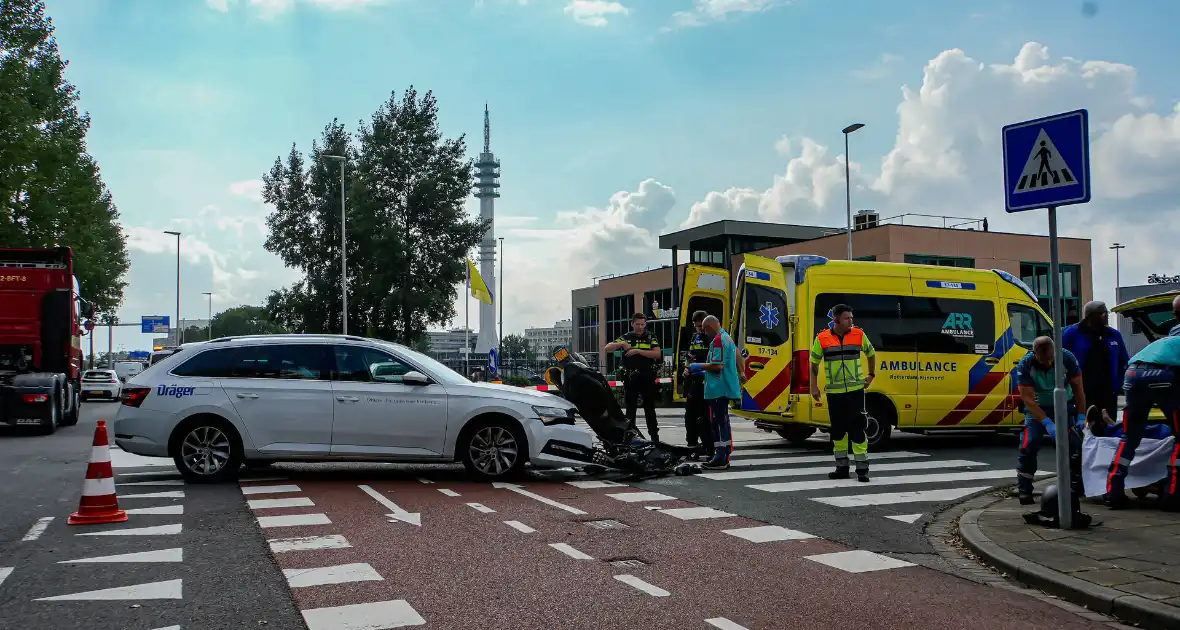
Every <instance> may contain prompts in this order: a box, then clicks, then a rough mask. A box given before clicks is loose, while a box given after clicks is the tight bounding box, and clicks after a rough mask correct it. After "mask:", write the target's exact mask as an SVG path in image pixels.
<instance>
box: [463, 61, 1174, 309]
mask: <svg viewBox="0 0 1180 630" xmlns="http://www.w3.org/2000/svg"><path fill="white" fill-rule="evenodd" d="M1136 76H1137V73H1136V70H1135V68H1133V67H1131V66H1128V65H1124V64H1120V63H1112V62H1107V61H1095V60H1080V59H1073V58H1068V57H1061V58H1054V57H1052V56H1051V55H1050V54H1049V50H1048V49H1047V48H1046V47H1045V46H1042V45H1040V44H1038V43H1035V42H1030V43H1028V44H1025V45H1024V46H1023V47H1021V49H1020V51H1019V53H1018V54H1017V55H1016V56H1015V58H1014V59H1013V60H1012V61H1011V62H1009V63H985V62H981V61H979V60H977V59H973V58H971V57H969V56H968V55H967V54H966V53H965V52H964V51H962V50H958V49H952V50H947V51H944V52H942V53H940V54H939V55H937V56H936V57H934V58H933V59H931V60H930V61H929V62H928V63H926V65H925V69H924V73H923V79H922V83H921V85H919V86H917V87H913V88H911V87H909V86H902V89H901V100H900V102H899V104H898V105H897V116H898V118H897V126H896V128H892V127H891V128H888V129H881V128H879V127H878V128H872V127H866V128H864V129H862V130H860V131H858V132H856V134H855V135H853V136H852V137H851V139H852V143H853V145H852V146H853V151H854V153H855V150H856V149H855V147H856V142H857V138H858V136H861V137H863V136H864V135H866V134H889V135H891V136H893V137H894V143H893V147H892V148H891V149H890V150H889V151H888V152H887V153H886V154H885V155H884V156H880V157H865V158H863V162H853V163H852V164H851V165H850V170H851V179H852V199H853V205H854V207H855V208H874V209H876V210H878V211H879V212H880V213H881V216H882V217H890V216H896V215H900V214H905V213H912V214H930V215H953V216H963V217H974V218H983V217H987V218H988V220H989V224H990V228H991V229H992V230H993V231H1015V232H1028V233H1035V234H1045V233H1046V232H1047V226H1046V220H1045V213H1043V212H1026V213H1020V214H1016V215H1008V214H1006V213H1005V212H1004V201H1003V190H1002V182H1003V175H1002V172H1001V168H1002V160H1001V157H1000V156H1001V136H1000V130H1001V128H1002V127H1003V126H1004V125H1005V124H1009V123H1012V122H1016V121H1020V120H1026V119H1031V118H1036V117H1040V116H1044V115H1048V114H1052V113H1056V112H1061V111H1068V110H1071V109H1075V108H1076V107H1077V106H1078V103H1085V104H1087V106H1088V109H1089V112H1090V126H1091V164H1092V166H1091V168H1092V178H1093V190H1094V199H1093V201H1092V202H1091V203H1089V204H1086V205H1082V206H1072V207H1068V208H1063V209H1062V211H1061V212H1060V213H1059V217H1060V222H1061V233H1062V235H1064V236H1075V237H1082V238H1089V239H1091V242H1092V256H1093V261H1092V262H1093V265H1094V277H1093V283H1094V287H1093V288H1094V295H1095V296H1096V298H1098V299H1105V300H1107V301H1108V302H1109V301H1112V300H1113V299H1114V297H1113V293H1114V254H1113V252H1111V251H1110V250H1109V249H1107V248H1108V246H1109V245H1110V244H1111V243H1113V242H1115V241H1118V242H1121V243H1124V244H1127V245H1128V246H1129V247H1128V250H1127V253H1128V255H1126V256H1123V257H1122V278H1123V282H1124V283H1126V284H1142V283H1143V282H1144V281H1145V279H1146V276H1147V275H1148V274H1149V273H1162V272H1168V273H1176V272H1178V271H1180V269H1178V268H1177V265H1176V263H1175V256H1174V246H1173V242H1172V241H1174V239H1175V236H1174V235H1175V232H1176V224H1177V220H1178V219H1180V178H1177V177H1175V175H1174V173H1175V172H1177V171H1178V170H1180V105H1177V106H1176V107H1175V108H1172V109H1168V110H1163V111H1152V110H1150V109H1149V107H1150V106H1151V105H1150V104H1151V103H1152V99H1151V98H1149V97H1148V96H1146V95H1143V94H1139V93H1137V92H1136ZM834 135H835V136H836V137H835V138H831V142H833V143H836V142H839V143H841V144H842V142H843V140H842V138H841V137H840V136H839V134H834ZM829 137H830V136H829ZM767 143H768V144H772V143H773V144H774V146H775V148H776V150H778V151H780V152H782V153H783V154H785V155H788V156H790V159H789V160H788V162H787V165H786V168H785V169H784V171H783V172H782V173H780V174H777V175H773V176H771V177H770V181H769V183H768V185H767V186H766V187H765V188H758V189H754V188H729V189H724V190H718V191H714V192H710V193H708V194H706V195H705V196H704V197H703V198H701V199H699V200H697V201H695V202H694V203H690V204H688V205H687V206H685V205H682V206H680V207H681V208H684V210H679V211H677V209H676V208H675V205H674V204H675V202H676V199H675V195H674V193H673V191H672V190H671V189H670V188H668V187H667V186H664V185H662V184H660V183H659V182H657V181H655V180H651V179H649V180H645V181H643V182H642V183H641V184H640V185H639V187H638V190H637V191H635V192H622V193H617V194H615V195H614V196H613V197H612V198H611V199H610V201H609V203H608V204H607V206H606V208H602V209H594V208H592V209H587V210H585V211H583V212H579V213H573V212H571V213H563V214H562V215H560V217H559V222H558V225H557V227H555V228H552V229H509V230H507V231H505V233H504V235H505V236H507V238H508V240H507V243H509V245H508V248H509V254H508V255H509V256H510V258H509V260H512V261H513V262H514V264H513V265H509V267H508V270H507V275H508V277H507V278H506V280H507V282H506V287H505V295H506V299H507V302H506V315H505V320H506V321H507V322H510V323H512V327H513V328H515V327H516V326H515V322H520V323H521V325H523V324H524V323H531V324H536V323H541V322H545V321H547V320H550V319H552V320H554V321H556V320H557V319H562V318H566V317H569V311H570V303H569V291H570V289H572V288H577V287H582V286H587V285H589V284H591V283H592V278H593V277H595V276H598V275H602V274H606V273H630V272H634V271H639V270H642V269H644V268H648V267H651V266H655V265H662V264H669V263H670V262H671V258H670V254H669V252H667V251H665V250H659V249H658V244H657V242H658V235H659V234H660V233H662V232H668V231H671V230H672V229H679V228H683V227H689V226H692V225H696V224H700V223H705V222H710V221H715V220H719V219H749V220H761V221H772V222H784V223H797V224H809V225H828V226H841V225H843V224H844V221H845V216H844V205H845V201H844V156H843V155H839V153H842V148H843V147H842V146H841V147H839V148H838V149H835V150H833V149H829V147H828V146H825V144H823V143H821V142H819V141H817V140H815V139H813V138H808V137H802V138H787V137H785V136H784V137H781V138H779V139H778V141H777V142H775V140H774V139H773V138H768V139H767ZM861 155H863V153H862V154H861ZM868 165H874V166H868ZM682 213H684V214H682ZM686 215H687V216H686ZM676 218H679V219H680V220H678V221H677V220H672V219H676ZM911 222H917V221H914V220H913V219H910V220H907V223H911ZM514 249H517V250H519V249H526V250H529V251H536V252H538V253H536V254H533V255H531V256H528V258H531V259H532V260H531V261H522V262H520V263H519V264H515V261H517V260H521V259H522V258H526V256H523V255H521V256H519V258H518V257H514V256H513V254H512V253H511V252H512V250H514ZM1130 252H1133V254H1132V253H1130ZM472 306H473V309H474V307H475V305H474V303H473V305H472ZM459 313H460V319H459V321H460V322H461V321H462V319H461V318H462V311H461V310H460V311H459Z"/></svg>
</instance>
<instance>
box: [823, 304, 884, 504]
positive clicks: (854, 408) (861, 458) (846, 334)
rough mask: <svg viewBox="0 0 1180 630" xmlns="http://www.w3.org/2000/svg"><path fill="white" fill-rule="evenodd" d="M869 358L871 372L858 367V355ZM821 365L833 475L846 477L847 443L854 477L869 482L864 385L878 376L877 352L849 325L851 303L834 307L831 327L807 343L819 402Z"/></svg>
mask: <svg viewBox="0 0 1180 630" xmlns="http://www.w3.org/2000/svg"><path fill="white" fill-rule="evenodd" d="M861 354H864V355H865V358H867V359H868V363H869V371H868V374H865V373H864V372H863V371H861V364H860V355H861ZM821 364H822V365H823V366H824V377H825V381H824V388H825V391H826V393H827V400H828V417H829V418H831V434H830V435H831V436H832V452H833V453H834V454H835V456H836V470H835V471H833V472H830V473H828V477H829V478H831V479H847V478H848V477H849V474H848V447H849V441H851V442H852V458H853V460H855V461H856V480H857V481H868V480H869V441H868V438H867V437H866V436H865V429H866V423H867V419H866V417H865V388H867V387H868V386H869V385H871V384H872V382H873V379H874V378H876V375H877V351H876V350H875V349H874V348H873V344H872V342H871V341H869V336H868V335H866V334H865V332H864V331H863V330H861V329H860V328H857V327H856V326H853V325H852V307H851V306H848V305H847V304H837V305H836V306H835V307H833V308H832V325H831V326H829V327H828V328H826V329H824V330H823V331H822V332H821V333H819V334H818V335H816V336H815V342H814V343H813V344H812V345H811V396H812V397H813V398H815V401H816V402H819V399H820V398H819V397H820V389H819V368H820V365H821Z"/></svg>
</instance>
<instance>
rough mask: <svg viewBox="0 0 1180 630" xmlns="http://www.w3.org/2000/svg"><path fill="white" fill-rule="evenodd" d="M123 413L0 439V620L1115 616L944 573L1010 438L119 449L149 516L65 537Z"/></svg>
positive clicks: (719, 623)
mask: <svg viewBox="0 0 1180 630" xmlns="http://www.w3.org/2000/svg"><path fill="white" fill-rule="evenodd" d="M115 410H116V408H115V407H114V405H112V404H109V403H88V404H87V405H85V407H84V411H83V419H82V421H81V422H80V423H79V425H78V426H77V427H71V428H64V429H61V430H59V432H58V433H57V434H55V435H53V436H28V437H25V436H16V435H4V436H0V472H3V473H4V475H5V478H6V480H7V481H8V483H6V484H4V485H3V486H0V505H4V506H5V509H4V511H3V513H0V534H2V535H0V630H3V629H8V628H13V629H17V628H20V629H26V628H54V629H58V628H60V629H63V630H68V629H71V628H85V629H87V630H89V629H90V628H96V627H98V628H108V627H109V628H125V629H127V630H179V629H180V628H184V629H185V630H190V629H213V628H219V629H220V628H258V627H270V628H283V629H287V628H292V629H298V628H310V630H354V629H357V628H367V629H375V628H393V627H403V626H419V625H424V626H425V627H433V628H468V627H474V626H481V627H483V626H487V627H503V628H513V629H520V630H524V629H530V628H546V629H548V628H570V629H582V628H585V629H587V630H591V629H594V630H597V629H600V628H615V627H634V626H643V627H646V628H652V629H662V628H668V629H673V628H675V629H681V628H706V629H707V628H722V629H723V630H761V629H766V630H769V629H771V628H781V627H796V626H799V627H803V626H807V627H817V628H843V627H845V626H846V625H847V623H848V620H849V619H855V620H856V622H855V623H856V625H858V626H861V627H866V628H882V629H884V628H899V627H907V626H909V627H929V628H961V627H963V624H964V623H966V621H965V620H970V623H971V625H972V626H980V627H981V628H989V629H990V628H995V629H997V630H999V629H1001V628H1002V629H1008V628H1025V627H1027V628H1040V629H1043V628H1067V627H1068V628H1071V629H1072V628H1099V627H1102V626H1100V625H1098V624H1095V623H1094V622H1091V621H1088V620H1085V619H1082V618H1080V617H1076V616H1074V615H1072V614H1071V613H1067V612H1066V611H1064V610H1061V609H1059V608H1056V607H1054V606H1051V605H1048V604H1046V603H1044V602H1042V601H1039V600H1035V599H1031V598H1027V597H1025V596H1022V595H1019V594H1017V593H1014V592H1009V591H1004V590H1001V589H994V588H990V587H985V586H980V585H977V584H974V583H971V582H968V581H966V580H962V579H959V578H956V577H954V576H952V575H949V574H947V573H945V572H942V571H939V570H933V569H939V568H941V567H938V566H936V564H937V563H936V561H935V560H934V558H935V557H936V556H935V554H933V553H932V550H931V549H930V548H929V547H928V546H927V544H926V541H925V538H924V537H923V536H922V525H923V522H924V521H925V520H926V519H928V518H929V516H930V514H931V513H932V512H933V511H935V510H936V509H938V508H939V507H940V506H941V505H944V504H946V503H948V502H953V501H955V500H957V499H959V498H961V497H963V496H966V494H969V493H974V492H977V491H981V490H982V489H985V488H990V487H994V486H998V485H1009V484H1011V483H1012V480H1013V477H1014V473H1013V470H1012V469H1013V466H1014V458H1015V449H1016V440H1015V439H1014V438H1012V437H979V436H970V437H942V438H927V437H913V436H897V438H896V440H895V441H894V442H893V444H892V445H891V448H890V449H889V450H888V451H886V452H882V453H874V454H873V455H875V457H874V460H873V466H874V468H873V471H874V475H873V481H872V482H870V483H869V484H857V483H855V482H851V483H838V482H832V481H830V480H828V479H827V478H826V473H827V470H828V469H829V468H830V466H831V459H830V457H831V455H830V452H829V451H828V448H827V446H826V443H825V441H824V440H823V438H821V437H817V438H815V439H813V440H812V441H810V442H808V443H806V444H803V445H798V446H791V445H788V444H787V443H786V442H785V441H783V440H780V439H778V438H777V436H774V435H772V434H767V433H763V432H760V431H757V430H755V429H753V427H752V425H749V424H747V423H742V422H737V423H736V424H735V438H736V439H737V441H738V442H739V445H738V450H737V453H736V455H735V457H734V464H735V465H734V466H733V468H731V470H729V471H726V472H725V473H721V474H713V473H709V474H706V475H698V476H690V477H668V478H663V479H657V480H650V481H645V482H626V481H625V480H621V479H618V478H617V477H616V478H614V479H613V480H612V479H611V478H610V477H605V478H590V477H587V476H586V475H584V474H582V473H576V472H573V471H548V472H531V473H529V474H527V475H526V476H525V477H524V478H522V479H521V480H519V481H518V482H516V485H514V486H511V487H505V486H496V485H492V484H481V483H475V482H472V481H469V480H468V479H467V477H466V475H465V474H464V472H463V470H462V467H460V466H403V465H390V464H279V465H276V466H274V467H273V468H271V469H269V470H265V471H260V472H258V473H253V474H251V475H250V477H251V478H250V479H245V480H243V481H242V482H241V483H240V484H224V485H217V486H204V485H198V486H193V485H185V484H183V482H181V481H180V479H179V477H178V475H177V474H176V471H175V469H174V468H173V467H172V465H171V462H170V461H169V460H167V459H151V458H140V457H137V456H134V455H130V454H127V453H124V452H122V451H119V450H118V449H112V465H113V467H114V469H115V474H116V483H117V489H118V493H119V497H120V499H119V501H120V506H121V507H122V508H123V509H127V510H136V511H132V512H131V513H130V520H129V522H128V523H125V524H118V525H101V526H85V527H69V526H67V525H66V523H65V521H66V518H67V517H68V516H69V514H70V513H71V512H73V511H74V510H75V509H76V507H77V502H78V495H79V494H80V491H81V486H82V478H83V476H84V473H85V468H86V463H87V461H88V457H89V454H90V450H91V449H90V445H91V441H92V439H93V435H94V422H95V420H96V419H97V418H99V417H104V416H105V417H107V418H110V417H112V416H113V412H114V411H115ZM678 423H679V419H678V418H676V417H675V416H665V417H664V418H663V422H662V424H664V425H666V427H667V428H665V429H663V430H662V431H661V437H662V438H663V439H665V440H667V441H673V442H674V441H678V440H680V439H682V431H681V430H678V429H677V428H675V426H676V424H678ZM1052 456H1053V450H1052V447H1051V446H1049V445H1047V446H1046V448H1045V449H1044V451H1043V463H1044V464H1045V465H1046V466H1049V467H1051V464H1052ZM929 475H940V476H939V477H937V478H931V477H928V476H929ZM948 475H953V476H948ZM915 476H917V478H915ZM765 484H790V485H778V486H771V487H770V488H766V487H757V486H763V485H765ZM750 486H756V487H750ZM769 490H775V491H773V492H772V491H769ZM934 491H938V492H939V493H940V494H929V493H930V492H934ZM913 492H918V493H924V494H902V493H913ZM136 495H147V496H136ZM890 517H897V518H890ZM50 518H51V519H52V520H49V521H48V522H47V523H46V524H45V525H44V528H43V531H40V532H39V533H38V530H39V529H40V528H38V527H37V523H38V522H39V520H41V519H50ZM108 532H109V533H115V534H118V535H97V536H95V535H91V534H106V533H108ZM129 554H135V555H129ZM80 560H85V562H78V561H80ZM7 569H11V571H7ZM51 598H53V599H51Z"/></svg>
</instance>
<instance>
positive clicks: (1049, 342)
mask: <svg viewBox="0 0 1180 630" xmlns="http://www.w3.org/2000/svg"><path fill="white" fill-rule="evenodd" d="M1055 350H1056V346H1055V345H1054V344H1053V339H1052V338H1051V337H1037V338H1036V339H1035V340H1034V341H1033V347H1032V352H1030V353H1028V354H1026V355H1024V358H1023V359H1021V361H1020V364H1019V365H1017V366H1016V385H1017V388H1018V389H1019V390H1020V398H1021V400H1022V401H1023V402H1024V407H1025V412H1024V431H1023V432H1021V435H1020V454H1019V455H1018V456H1017V459H1016V492H1017V495H1018V496H1019V497H1020V504H1021V505H1032V504H1033V503H1035V500H1034V499H1033V495H1032V491H1033V479H1034V478H1035V477H1036V474H1037V453H1038V452H1040V450H1041V438H1042V437H1043V436H1045V435H1049V436H1050V437H1052V438H1053V439H1054V440H1056V437H1057V436H1056V433H1057V427H1056V425H1055V424H1054V422H1053V418H1052V417H1050V416H1049V412H1052V411H1053V389H1054V381H1055V380H1056V379H1055V370H1054V362H1055V358H1054V352H1055ZM1061 352H1062V357H1063V363H1064V366H1063V367H1064V368H1065V381H1066V415H1067V417H1069V418H1073V419H1074V426H1075V427H1079V428H1080V426H1081V424H1082V423H1083V422H1085V419H1084V418H1081V417H1080V416H1079V414H1078V409H1086V408H1087V407H1086V394H1085V392H1084V391H1083V389H1082V370H1081V368H1080V367H1079V366H1078V360H1077V358H1076V357H1074V355H1073V353H1072V352H1070V351H1069V350H1062V351H1061ZM1046 409H1047V410H1049V411H1048V412H1046V411H1045V410H1046ZM1062 426H1063V427H1065V430H1066V431H1067V433H1068V435H1069V436H1070V437H1069V438H1068V439H1067V441H1066V443H1067V444H1069V445H1070V447H1071V448H1073V447H1076V448H1079V449H1080V448H1081V442H1080V436H1078V435H1077V434H1076V432H1075V431H1069V422H1068V421H1066V422H1065V423H1063V424H1062ZM1075 440H1077V441H1078V444H1077V445H1074V444H1073V442H1074V441H1075Z"/></svg>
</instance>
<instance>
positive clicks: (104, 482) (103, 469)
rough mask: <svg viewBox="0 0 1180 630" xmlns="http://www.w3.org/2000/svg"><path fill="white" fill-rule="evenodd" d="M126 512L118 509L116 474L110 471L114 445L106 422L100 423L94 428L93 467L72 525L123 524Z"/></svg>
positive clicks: (91, 464)
mask: <svg viewBox="0 0 1180 630" xmlns="http://www.w3.org/2000/svg"><path fill="white" fill-rule="evenodd" d="M126 520H127V513H126V512H124V511H123V510H120V509H119V499H118V498H116V497H115V473H114V471H112V470H111V446H110V443H109V442H107V423H106V422H105V421H103V420H99V421H98V426H96V427H94V449H93V450H91V451H90V466H88V467H87V468H86V481H84V482H82V499H81V500H79V501H78V511H77V512H74V513H73V514H71V515H70V520H69V521H68V522H69V524H70V525H99V524H102V523H122V522H124V521H126Z"/></svg>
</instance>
